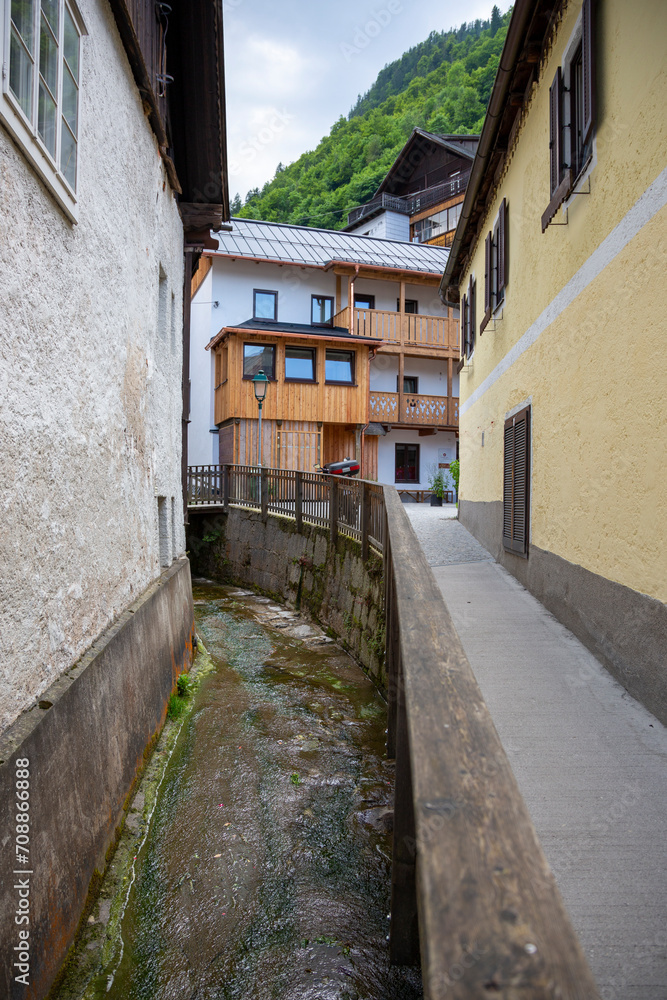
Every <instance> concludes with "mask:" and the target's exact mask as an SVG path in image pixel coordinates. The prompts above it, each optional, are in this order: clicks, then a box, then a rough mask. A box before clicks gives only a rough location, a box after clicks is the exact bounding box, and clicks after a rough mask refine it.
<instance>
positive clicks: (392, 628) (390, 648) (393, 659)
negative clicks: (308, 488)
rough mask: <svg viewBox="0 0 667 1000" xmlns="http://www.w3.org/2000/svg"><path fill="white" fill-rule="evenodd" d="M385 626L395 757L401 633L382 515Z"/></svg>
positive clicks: (390, 744) (391, 754)
mask: <svg viewBox="0 0 667 1000" xmlns="http://www.w3.org/2000/svg"><path fill="white" fill-rule="evenodd" d="M382 555H383V559H384V630H385V670H386V676H387V757H388V759H389V760H393V759H394V758H395V757H396V718H397V705H398V686H399V683H400V676H399V656H400V642H399V639H400V636H399V623H398V614H397V609H396V589H395V586H394V564H393V560H392V556H391V541H390V539H389V530H388V524H387V514H386V511H385V516H384V546H383V553H382Z"/></svg>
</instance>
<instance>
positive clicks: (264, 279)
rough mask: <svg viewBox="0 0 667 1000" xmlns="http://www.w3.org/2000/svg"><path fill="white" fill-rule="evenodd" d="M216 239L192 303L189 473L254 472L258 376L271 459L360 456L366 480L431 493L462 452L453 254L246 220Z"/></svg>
mask: <svg viewBox="0 0 667 1000" xmlns="http://www.w3.org/2000/svg"><path fill="white" fill-rule="evenodd" d="M216 238H217V239H219V241H220V246H219V248H218V249H217V250H216V251H210V252H209V251H206V252H205V255H204V257H203V259H202V262H200V271H199V276H198V277H197V278H196V281H195V288H196V290H195V294H194V297H193V304H192V316H193V321H192V323H193V326H192V355H191V357H192V361H191V366H192V377H193V392H192V422H191V424H190V445H189V455H190V462H191V464H193V465H207V464H218V463H225V462H233V463H240V464H249V465H255V464H256V463H257V461H258V456H259V451H258V439H257V434H258V426H259V421H258V406H257V402H256V401H255V397H254V392H253V385H252V378H253V376H254V375H255V374H256V373H257V372H258V371H259V370H260V369H261V370H263V371H264V372H265V374H266V375H267V376H268V378H269V380H270V382H269V387H268V390H267V394H266V402H265V403H264V405H263V431H262V461H263V464H265V465H269V464H270V465H272V466H273V467H276V468H286V469H302V470H312V468H313V467H314V466H316V465H323V464H326V463H327V462H331V461H338V460H341V459H343V458H344V457H354V458H357V459H358V460H359V461H360V463H361V465H362V474H363V475H364V476H366V477H367V478H371V479H379V480H380V481H383V482H388V483H395V484H396V485H397V487H398V488H399V489H401V488H405V489H413V490H414V489H418V488H421V489H425V488H426V487H427V485H428V474H429V468H430V467H431V466H434V467H436V468H437V467H438V464H439V463H440V464H442V465H444V464H445V463H449V462H451V461H452V460H453V459H454V458H455V457H456V431H457V405H458V398H457V395H458V392H457V390H458V379H457V376H456V374H455V372H454V360H455V358H457V357H458V339H457V338H458V322H457V319H456V316H455V310H453V309H452V308H447V307H443V305H442V302H441V301H440V299H439V297H438V295H437V286H438V282H439V280H440V273H439V272H438V270H437V268H438V266H439V265H442V264H443V263H444V261H445V260H446V256H447V254H446V251H444V250H443V249H442V248H439V247H436V248H431V247H419V246H414V245H410V244H404V243H403V244H402V243H398V242H395V241H389V240H378V239H368V238H363V237H358V236H350V235H346V234H344V233H340V232H332V231H327V230H314V229H307V228H303V227H299V226H287V225H277V224H271V223H265V222H255V221H253V220H249V219H235V220H233V229H232V231H231V232H230V233H220V234H216ZM350 304H352V308H350ZM204 348H208V353H207V352H206V351H205V350H204Z"/></svg>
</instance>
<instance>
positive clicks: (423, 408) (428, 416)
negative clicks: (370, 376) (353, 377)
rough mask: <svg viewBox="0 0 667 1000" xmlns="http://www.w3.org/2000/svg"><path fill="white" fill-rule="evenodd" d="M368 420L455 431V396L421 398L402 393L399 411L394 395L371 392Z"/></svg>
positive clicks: (398, 398) (457, 406)
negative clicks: (447, 428)
mask: <svg viewBox="0 0 667 1000" xmlns="http://www.w3.org/2000/svg"><path fill="white" fill-rule="evenodd" d="M368 417H369V420H371V421H372V422H373V423H376V424H406V425H410V424H413V425H414V426H415V427H458V425H459V400H458V396H449V397H448V396H422V395H417V394H415V393H411V392H405V393H403V404H402V409H401V401H400V395H399V393H397V392H371V393H370V405H369V408H368Z"/></svg>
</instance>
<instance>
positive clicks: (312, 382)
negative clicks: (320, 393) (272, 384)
mask: <svg viewBox="0 0 667 1000" xmlns="http://www.w3.org/2000/svg"><path fill="white" fill-rule="evenodd" d="M283 382H290V383H292V384H296V385H319V384H320V383H319V382H318V381H317V379H314V378H287V377H285V378H284V379H283Z"/></svg>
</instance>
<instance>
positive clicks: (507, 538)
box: [503, 420, 514, 549]
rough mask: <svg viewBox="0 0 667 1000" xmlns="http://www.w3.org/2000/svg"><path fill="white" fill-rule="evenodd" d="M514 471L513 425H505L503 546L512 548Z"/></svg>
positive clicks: (510, 423)
mask: <svg viewBox="0 0 667 1000" xmlns="http://www.w3.org/2000/svg"><path fill="white" fill-rule="evenodd" d="M513 469H514V425H513V423H512V421H511V420H509V421H508V422H507V423H506V424H505V468H504V478H503V545H504V546H505V548H506V549H509V548H511V547H512V492H513V491H512V472H513Z"/></svg>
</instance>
